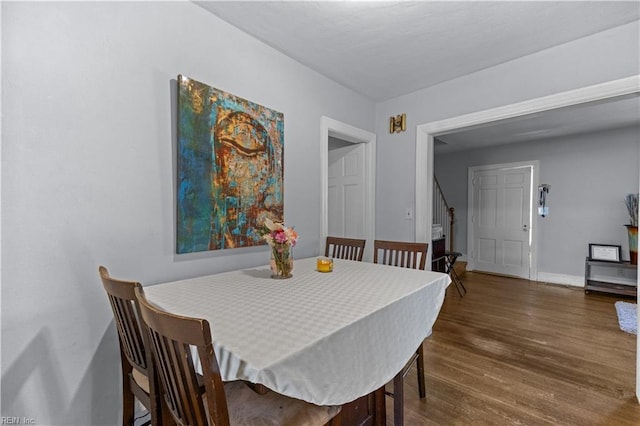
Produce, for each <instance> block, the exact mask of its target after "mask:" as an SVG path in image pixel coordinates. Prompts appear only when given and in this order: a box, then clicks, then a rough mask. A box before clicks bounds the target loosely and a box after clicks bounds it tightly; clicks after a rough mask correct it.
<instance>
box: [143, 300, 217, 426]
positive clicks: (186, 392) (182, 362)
mask: <svg viewBox="0 0 640 426" xmlns="http://www.w3.org/2000/svg"><path fill="white" fill-rule="evenodd" d="M136 295H137V297H138V301H139V304H140V311H141V314H142V318H143V320H144V323H145V324H146V327H147V328H148V332H149V337H150V341H151V345H150V346H151V351H152V353H153V356H154V360H155V362H156V365H157V369H158V371H159V376H160V381H161V383H162V387H163V390H164V395H165V400H166V403H167V406H168V408H169V411H170V412H171V414H172V416H173V417H174V420H175V421H176V423H178V424H179V425H207V424H214V425H216V426H218V425H221V426H228V425H229V414H228V409H227V403H226V397H225V394H224V385H223V383H222V378H221V377H220V370H219V367H218V362H217V360H216V357H215V353H214V351H213V342H212V340H211V331H210V328H209V323H208V322H207V321H206V320H204V319H199V318H189V317H183V316H179V315H174V314H171V313H168V312H165V311H161V310H159V309H158V308H156V307H155V306H153V305H151V304H150V303H149V302H148V301H147V300H146V298H145V297H144V292H143V290H142V288H140V289H137V290H136ZM192 347H195V348H196V349H197V355H195V354H194V353H193V352H192V350H191V348H192ZM194 356H198V357H199V358H200V364H201V365H202V381H203V382H204V383H203V384H201V383H200V381H199V380H198V374H196V371H195V366H194V360H193V357H194ZM205 394H206V395H207V398H206V404H205V400H204V399H203V396H204V395H205Z"/></svg>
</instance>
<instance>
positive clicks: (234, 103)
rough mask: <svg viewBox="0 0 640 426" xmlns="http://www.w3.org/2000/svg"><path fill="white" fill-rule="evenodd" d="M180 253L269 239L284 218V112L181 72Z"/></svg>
mask: <svg viewBox="0 0 640 426" xmlns="http://www.w3.org/2000/svg"><path fill="white" fill-rule="evenodd" d="M177 151H178V153H177V157H178V158H177V161H178V165H177V174H178V188H177V197H178V200H177V222H178V223H177V232H176V237H177V248H176V251H177V253H192V252H199V251H206V250H220V249H231V248H239V247H249V246H256V245H262V244H264V240H263V239H262V238H261V236H260V234H259V229H261V227H262V224H263V223H264V220H265V218H269V219H271V220H273V221H274V222H283V216H284V199H283V173H284V170H283V158H284V116H283V114H282V113H280V112H277V111H274V110H272V109H269V108H266V107H264V106H262V105H258V104H256V103H253V102H251V101H248V100H246V99H243V98H240V97H238V96H234V95H232V94H230V93H227V92H224V91H222V90H219V89H216V88H214V87H211V86H208V85H206V84H204V83H200V82H198V81H196V80H193V79H190V78H187V77H184V76H182V75H179V76H178V147H177Z"/></svg>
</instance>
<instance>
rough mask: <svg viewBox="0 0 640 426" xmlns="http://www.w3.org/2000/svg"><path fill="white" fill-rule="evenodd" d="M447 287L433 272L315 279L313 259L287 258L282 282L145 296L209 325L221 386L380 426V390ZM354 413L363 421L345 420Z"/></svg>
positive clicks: (352, 271) (356, 267)
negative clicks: (288, 271)
mask: <svg viewBox="0 0 640 426" xmlns="http://www.w3.org/2000/svg"><path fill="white" fill-rule="evenodd" d="M449 283H450V278H449V276H448V275H446V274H443V273H440V272H432V271H422V270H415V269H408V268H401V267H395V266H387V265H380V264H375V263H370V262H357V261H350V260H342V259H334V263H333V270H332V271H331V272H320V271H318V270H317V262H316V258H315V257H312V258H305V259H296V261H295V264H294V270H293V276H292V277H291V278H288V279H274V278H272V277H271V270H270V268H269V266H259V267H249V268H245V269H240V270H235V271H229V272H222V273H216V274H213V275H206V276H198V277H194V278H189V279H184V280H179V281H173V282H166V283H161V284H156V285H147V286H145V287H144V291H145V294H146V297H147V298H148V300H149V301H150V302H151V303H153V304H154V305H156V306H157V307H159V308H161V309H164V310H166V311H168V312H172V313H174V314H179V315H185V316H191V317H197V318H204V319H206V320H207V321H208V322H209V325H210V328H211V334H212V339H213V343H214V351H215V355H216V358H217V361H218V364H219V366H220V374H221V376H222V379H223V380H224V381H233V380H244V381H247V382H250V383H254V384H258V385H263V386H264V387H266V388H269V389H271V390H272V391H275V392H278V393H280V394H282V395H286V396H289V397H293V398H298V399H302V400H304V401H308V402H311V403H313V404H317V405H342V406H343V412H345V413H344V416H343V417H344V418H343V422H342V424H343V425H347V426H348V425H350V424H354V425H356V424H358V425H359V424H364V423H367V422H368V424H385V417H386V416H385V407H384V405H385V404H384V386H385V384H386V383H388V382H390V381H391V380H392V379H393V378H394V376H395V375H396V374H397V373H398V372H399V371H401V370H402V368H403V367H404V365H405V364H406V363H407V361H408V360H409V359H410V358H411V357H412V355H413V354H414V353H415V351H416V348H417V347H418V346H419V345H421V344H422V342H423V340H424V339H425V338H427V337H428V336H429V335H430V334H431V330H432V327H433V324H434V322H435V320H436V318H437V316H438V313H439V312H440V309H441V307H442V303H443V301H444V297H445V292H446V289H447V286H448V285H449ZM381 395H382V396H381ZM363 398H364V399H363ZM350 404H351V405H350ZM363 404H364V405H366V407H365V409H364V411H365V417H367V418H368V420H367V421H364V420H362V419H356V418H357V417H358V416H359V414H357V413H355V414H354V413H351V414H349V413H347V412H346V411H348V410H347V407H351V409H352V410H355V411H363V408H362V405H363ZM345 419H348V420H347V421H346V422H345Z"/></svg>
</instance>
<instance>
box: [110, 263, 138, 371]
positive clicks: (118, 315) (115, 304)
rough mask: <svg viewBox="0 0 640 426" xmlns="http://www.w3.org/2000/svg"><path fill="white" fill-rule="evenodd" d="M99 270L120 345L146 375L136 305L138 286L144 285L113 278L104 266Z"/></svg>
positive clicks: (135, 365) (126, 355)
mask: <svg viewBox="0 0 640 426" xmlns="http://www.w3.org/2000/svg"><path fill="white" fill-rule="evenodd" d="M99 272H100V277H101V279H102V284H103V286H104V288H105V290H106V291H107V295H108V297H109V303H110V305H111V310H112V311H113V317H114V320H115V323H116V329H117V331H118V338H119V339H120V343H121V346H120V347H121V348H122V351H123V352H124V355H125V357H126V358H127V360H128V361H129V362H130V363H131V364H132V366H133V367H135V368H136V369H137V370H139V371H140V372H141V373H143V374H145V375H146V374H147V357H146V353H145V342H144V337H143V336H144V335H143V333H142V326H141V325H140V321H139V319H138V314H137V306H136V304H137V303H138V302H137V300H136V297H135V293H134V289H135V288H136V287H142V286H141V285H140V283H138V282H133V281H124V280H118V279H115V278H112V277H110V276H109V274H108V272H107V270H106V268H104V267H102V266H101V267H100V269H99Z"/></svg>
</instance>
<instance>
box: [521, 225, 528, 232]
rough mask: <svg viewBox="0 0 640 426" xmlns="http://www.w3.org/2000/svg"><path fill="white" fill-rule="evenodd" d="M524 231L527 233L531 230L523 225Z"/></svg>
mask: <svg viewBox="0 0 640 426" xmlns="http://www.w3.org/2000/svg"><path fill="white" fill-rule="evenodd" d="M522 230H523V231H524V232H527V231H528V230H529V228H527V225H526V224H524V225H522Z"/></svg>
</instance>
